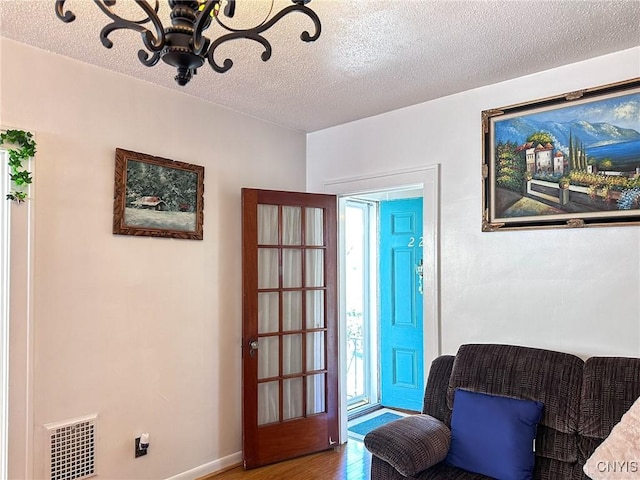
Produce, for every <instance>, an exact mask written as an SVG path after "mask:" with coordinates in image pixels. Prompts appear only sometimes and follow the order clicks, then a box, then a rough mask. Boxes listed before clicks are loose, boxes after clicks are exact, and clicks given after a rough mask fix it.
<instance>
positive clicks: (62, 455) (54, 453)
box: [45, 415, 98, 480]
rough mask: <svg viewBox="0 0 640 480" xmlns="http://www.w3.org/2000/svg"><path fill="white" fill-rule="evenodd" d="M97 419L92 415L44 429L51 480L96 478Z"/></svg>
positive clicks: (47, 426)
mask: <svg viewBox="0 0 640 480" xmlns="http://www.w3.org/2000/svg"><path fill="white" fill-rule="evenodd" d="M97 419H98V416H97V415H93V416H89V417H83V418H78V419H75V420H71V421H68V422H64V423H50V424H48V425H45V428H46V429H47V443H48V448H47V449H46V452H47V464H48V465H49V472H50V475H51V476H50V477H49V478H50V480H76V479H82V478H89V477H93V476H94V475H96V423H97Z"/></svg>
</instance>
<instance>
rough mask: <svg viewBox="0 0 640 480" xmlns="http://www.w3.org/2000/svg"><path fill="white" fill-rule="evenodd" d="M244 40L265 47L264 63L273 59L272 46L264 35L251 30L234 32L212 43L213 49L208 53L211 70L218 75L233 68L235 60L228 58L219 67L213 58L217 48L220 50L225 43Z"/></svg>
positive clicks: (263, 53) (262, 56)
mask: <svg viewBox="0 0 640 480" xmlns="http://www.w3.org/2000/svg"><path fill="white" fill-rule="evenodd" d="M243 38H244V39H247V40H253V41H255V42H258V43H260V44H261V45H262V46H263V47H264V52H262V55H261V56H260V58H262V61H263V62H266V61H267V60H269V59H270V58H271V51H272V48H271V44H270V43H269V41H268V40H267V39H266V38H264V37H263V36H262V35H260V34H258V33H257V32H253V31H251V30H246V31H238V32H232V33H228V34H226V35H223V36H221V37H218V38H216V39H215V40H214V41H213V42H211V47H210V48H209V51H208V52H207V59H208V60H209V65H211V68H213V69H214V70H215V71H216V72H218V73H225V72H226V71H228V70H229V69H230V68H231V67H233V60H231V59H230V58H226V59H225V61H224V62H223V64H222V66H220V65H218V64H217V63H216V61H215V60H214V58H213V54H214V52H215V50H216V48H218V47H219V46H220V45H222V44H223V43H226V42H229V41H231V40H238V39H243Z"/></svg>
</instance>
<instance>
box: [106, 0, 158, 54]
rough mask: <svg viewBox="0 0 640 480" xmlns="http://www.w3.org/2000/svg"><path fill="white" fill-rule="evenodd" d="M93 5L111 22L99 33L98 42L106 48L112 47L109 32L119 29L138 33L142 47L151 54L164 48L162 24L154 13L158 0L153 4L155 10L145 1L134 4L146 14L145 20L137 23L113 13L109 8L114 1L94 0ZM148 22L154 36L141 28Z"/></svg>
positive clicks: (139, 0)
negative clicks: (151, 26)
mask: <svg viewBox="0 0 640 480" xmlns="http://www.w3.org/2000/svg"><path fill="white" fill-rule="evenodd" d="M94 3H95V4H96V5H97V6H98V8H100V10H102V12H103V13H104V14H105V15H106V16H107V17H109V18H110V19H112V20H113V22H112V23H109V24H107V25H105V26H104V28H103V29H102V31H101V32H100V41H101V42H102V45H104V46H105V47H106V48H111V47H113V42H112V41H111V40H109V38H108V37H109V35H110V34H111V32H113V31H115V30H121V29H128V30H134V31H136V32H140V34H141V35H142V42H143V43H144V46H145V47H146V48H147V49H148V50H150V51H152V52H158V51H160V50H162V48H163V47H164V45H165V36H164V29H163V27H162V22H161V21H160V18H159V17H158V15H157V13H156V12H157V9H158V7H159V4H158V0H156V2H155V3H156V6H155V8H154V7H152V6H151V5H149V2H147V1H146V0H136V4H138V6H139V7H140V8H141V9H142V10H143V11H144V12H145V13H146V14H147V18H146V19H144V20H138V21H133V20H127V19H124V18H122V17H121V16H119V15H118V14H116V13H115V12H113V10H112V9H111V7H112V6H114V5H115V0H94ZM148 21H151V23H153V26H154V27H155V30H156V35H154V34H153V33H152V32H151V30H149V29H148V28H146V27H143V26H142V24H143V23H147V22H148Z"/></svg>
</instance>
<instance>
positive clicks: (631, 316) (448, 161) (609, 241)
mask: <svg viewBox="0 0 640 480" xmlns="http://www.w3.org/2000/svg"><path fill="white" fill-rule="evenodd" d="M470 74H472V73H471V72H470ZM638 76H640V48H634V49H631V50H626V51H622V52H618V53H615V54H611V55H607V56H604V57H599V58H595V59H591V60H588V61H585V62H581V63H577V64H572V65H567V66H563V67H561V68H556V69H553V70H549V71H545V72H541V73H538V74H535V75H530V76H527V77H522V78H517V79H514V80H510V81H507V82H503V83H500V84H495V85H491V86H487V87H483V88H479V89H476V90H471V91H467V92H463V93H460V94H457V95H453V96H450V97H446V98H441V99H438V100H434V101H430V102H426V103H423V104H420V105H415V106H412V107H408V108H404V109H401V110H397V111H393V112H390V113H387V114H384V115H379V116H376V117H372V118H368V119H364V120H361V121H356V122H352V123H349V124H345V125H341V126H337V127H333V128H329V129H326V130H323V131H319V132H315V133H312V134H310V135H309V136H308V138H307V189H308V190H310V191H318V192H321V191H324V189H325V188H326V185H327V184H330V183H332V182H335V181H336V180H340V179H348V178H353V177H363V176H373V175H379V174H384V173H385V172H394V171H398V170H402V169H411V168H417V167H420V166H423V165H430V164H441V179H440V202H441V205H440V215H441V216H440V253H441V256H440V269H441V270H440V309H441V318H440V321H441V344H442V351H443V353H455V352H456V351H457V349H458V347H459V346H460V345H461V344H463V343H468V342H499V343H500V342H504V343H515V344H521V345H528V346H536V347H543V348H551V349H559V350H562V351H567V352H571V353H576V354H578V355H580V356H583V357H585V356H591V355H629V356H640V273H639V272H640V227H638V226H633V227H631V226H628V227H608V228H601V229H593V228H592V229H575V230H566V229H562V230H535V231H512V232H497V233H482V232H481V230H480V226H481V209H482V208H481V164H482V157H481V155H482V134H481V125H480V114H481V111H482V110H486V109H489V108H497V107H502V106H507V105H511V104H515V103H520V102H527V101H532V100H535V99H538V98H544V97H548V96H552V95H557V94H561V93H564V92H569V91H574V90H578V89H581V88H588V87H595V86H598V85H603V84H608V83H613V82H616V81H621V80H626V79H630V78H633V77H638ZM425 81H428V79H425Z"/></svg>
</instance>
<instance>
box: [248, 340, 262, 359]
mask: <svg viewBox="0 0 640 480" xmlns="http://www.w3.org/2000/svg"><path fill="white" fill-rule="evenodd" d="M259 346H260V344H259V343H258V340H249V355H251V356H252V357H253V356H254V355H255V354H256V350H258V347H259Z"/></svg>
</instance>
